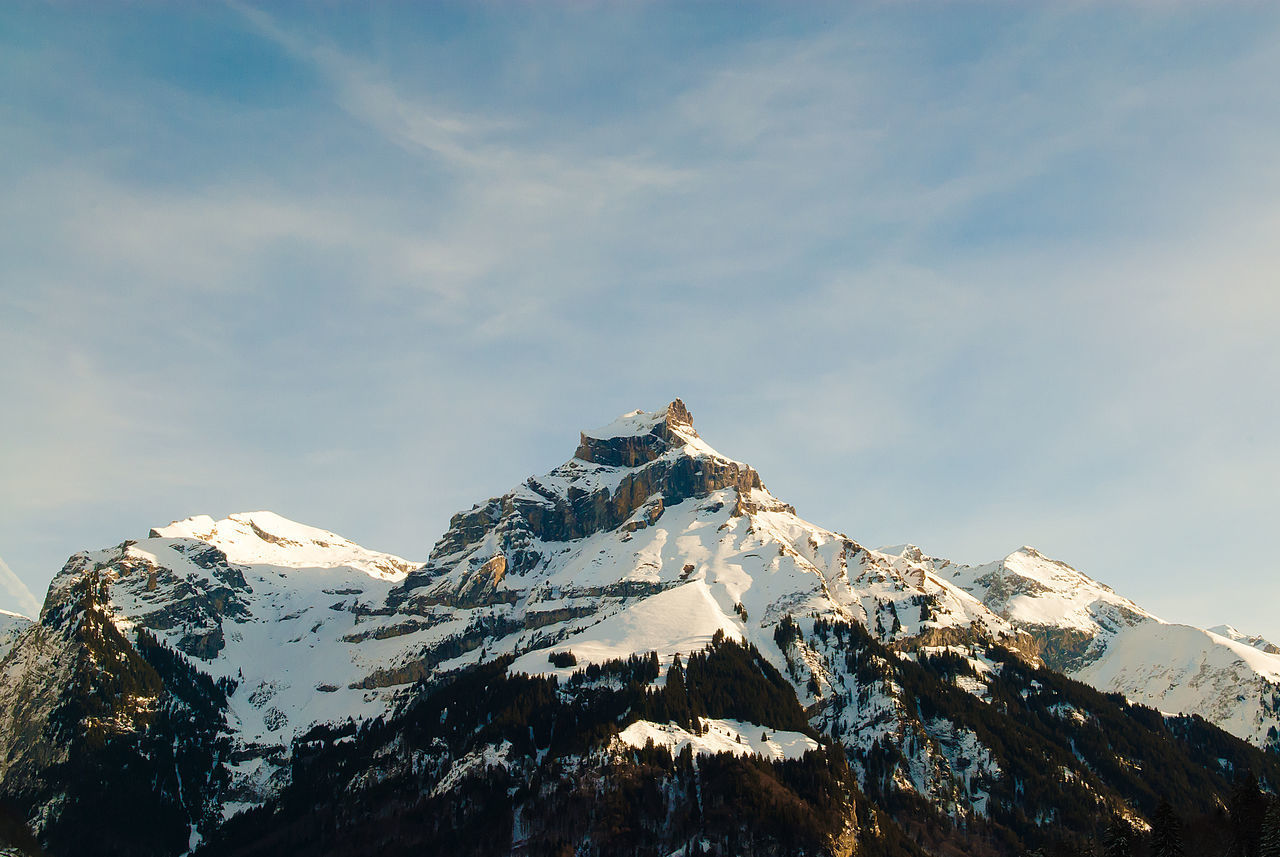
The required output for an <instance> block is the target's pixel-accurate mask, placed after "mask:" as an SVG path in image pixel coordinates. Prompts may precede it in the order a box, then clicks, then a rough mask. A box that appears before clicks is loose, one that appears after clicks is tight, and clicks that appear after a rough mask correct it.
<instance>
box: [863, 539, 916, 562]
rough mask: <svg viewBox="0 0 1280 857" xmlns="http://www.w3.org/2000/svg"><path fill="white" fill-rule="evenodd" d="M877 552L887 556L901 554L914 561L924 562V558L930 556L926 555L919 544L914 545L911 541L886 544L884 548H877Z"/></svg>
mask: <svg viewBox="0 0 1280 857" xmlns="http://www.w3.org/2000/svg"><path fill="white" fill-rule="evenodd" d="M876 553H882V554H884V555H885V556H900V557H902V558H903V559H909V560H911V561H913V562H924V560H926V559H927V558H928V557H927V556H926V555H925V552H924V551H923V550H921V549H920V547H919V546H918V545H913V544H910V543H907V544H901V545H886V546H884V547H882V548H877V549H876Z"/></svg>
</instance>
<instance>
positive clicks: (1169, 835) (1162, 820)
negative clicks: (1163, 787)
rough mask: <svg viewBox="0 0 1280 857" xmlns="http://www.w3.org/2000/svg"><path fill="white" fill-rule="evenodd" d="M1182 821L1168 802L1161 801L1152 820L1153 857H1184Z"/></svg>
mask: <svg viewBox="0 0 1280 857" xmlns="http://www.w3.org/2000/svg"><path fill="white" fill-rule="evenodd" d="M1185 853H1186V852H1185V851H1184V850H1183V847H1182V819H1180V818H1178V814H1177V813H1175V812H1174V811H1173V807H1172V806H1170V805H1169V802H1168V801H1161V802H1160V806H1158V807H1157V808H1156V814H1155V815H1154V816H1153V817H1152V819H1151V857H1183V855H1184V854H1185Z"/></svg>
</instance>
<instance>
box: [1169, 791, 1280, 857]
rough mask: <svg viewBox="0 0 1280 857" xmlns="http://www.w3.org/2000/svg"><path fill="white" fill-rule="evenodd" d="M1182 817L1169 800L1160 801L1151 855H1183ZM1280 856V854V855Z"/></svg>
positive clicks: (1173, 856) (1179, 856)
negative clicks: (1179, 816)
mask: <svg viewBox="0 0 1280 857" xmlns="http://www.w3.org/2000/svg"><path fill="white" fill-rule="evenodd" d="M1185 853H1186V852H1185V851H1184V850H1183V848H1182V819H1180V818H1178V814H1177V813H1175V812H1174V811H1173V807H1171V806H1170V805H1169V802H1168V801H1160V806H1158V807H1157V808H1156V814H1155V815H1154V816H1153V817H1152V819H1151V857H1182V855H1183V854H1185ZM1278 857H1280V855H1278Z"/></svg>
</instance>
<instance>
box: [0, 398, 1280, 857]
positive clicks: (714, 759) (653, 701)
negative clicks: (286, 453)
mask: <svg viewBox="0 0 1280 857" xmlns="http://www.w3.org/2000/svg"><path fill="white" fill-rule="evenodd" d="M15 632H16V633H13V634H11V635H10V639H11V643H10V646H11V649H10V651H9V652H8V653H7V654H5V655H4V656H3V660H0V802H3V803H4V804H7V805H8V806H11V807H15V808H16V811H17V812H18V813H19V814H20V815H21V817H22V818H24V819H25V820H26V821H27V823H29V824H30V826H31V828H32V829H33V830H34V831H35V833H36V834H38V835H39V837H40V839H41V841H42V842H43V843H44V845H45V847H46V848H47V849H48V850H49V851H50V853H54V854H62V853H86V854H88V853H96V854H114V853H129V854H157V855H160V854H178V853H183V852H184V851H187V850H190V849H196V848H202V850H201V853H207V854H250V853H264V849H267V848H271V849H273V850H274V851H275V852H276V853H308V854H310V853H335V854H336V853H367V852H368V848H369V847H370V843H371V842H375V841H376V842H378V843H379V849H380V850H381V851H383V852H386V853H401V852H403V853H414V849H418V850H419V851H420V850H422V849H426V850H429V851H430V850H437V851H442V850H465V851H468V852H469V853H494V854H498V853H551V852H554V851H555V850H557V849H559V848H560V847H561V846H562V845H566V844H567V843H573V842H576V843H578V846H577V851H578V852H579V853H632V852H634V853H646V854H648V853H655V854H656V853H662V854H672V853H681V854H688V853H695V851H694V850H693V849H697V850H702V849H710V850H711V851H712V852H714V853H745V850H752V851H753V852H754V853H853V852H854V851H857V852H858V853H865V854H874V853H884V854H914V853H920V849H921V848H924V849H926V850H931V851H934V852H935V853H945V852H946V851H947V849H951V850H953V851H954V850H955V849H957V848H959V849H961V851H963V852H964V853H973V854H981V853H991V854H1012V853H1015V852H1016V851H1017V849H1019V848H1022V847H1024V846H1027V847H1029V846H1031V845H1035V844H1040V845H1044V846H1054V845H1055V843H1056V844H1057V845H1061V846H1062V847H1068V846H1071V847H1074V846H1075V845H1080V844H1081V843H1083V842H1085V841H1087V839H1088V838H1089V837H1090V836H1092V835H1094V834H1095V833H1096V832H1097V831H1096V829H1095V828H1096V826H1097V824H1099V823H1101V822H1100V820H1105V819H1107V818H1113V817H1114V818H1127V819H1130V820H1132V821H1134V822H1137V823H1139V824H1142V823H1144V821H1143V820H1144V819H1149V818H1151V817H1152V813H1153V812H1154V811H1155V808H1156V805H1157V804H1158V802H1159V799H1160V798H1162V797H1163V798H1166V799H1167V800H1169V801H1170V802H1171V803H1172V804H1173V805H1174V806H1175V807H1176V808H1177V809H1178V810H1179V811H1180V812H1184V813H1185V814H1187V815H1188V817H1191V815H1192V814H1194V813H1195V812H1196V811H1198V810H1199V809H1207V808H1210V807H1212V806H1214V805H1217V804H1219V803H1225V802H1226V801H1227V800H1228V797H1229V793H1230V789H1231V780H1232V779H1233V778H1234V777H1235V776H1236V775H1237V774H1240V773H1242V772H1243V771H1245V770H1252V771H1254V772H1255V773H1256V774H1258V775H1259V776H1262V777H1263V778H1264V780H1265V781H1266V782H1268V783H1272V784H1274V783H1280V767H1277V765H1278V762H1280V757H1278V756H1276V755H1274V754H1264V753H1263V752H1261V751H1260V750H1259V749H1257V747H1261V746H1264V745H1265V746H1270V747H1272V749H1275V748H1276V742H1275V733H1274V731H1273V729H1272V727H1273V726H1274V724H1275V723H1276V722H1277V715H1276V710H1277V706H1276V704H1275V688H1276V685H1275V678H1276V673H1274V672H1272V669H1273V667H1272V666H1271V664H1272V661H1273V660H1280V657H1277V656H1275V655H1272V654H1270V653H1268V652H1266V651H1263V650H1260V649H1259V648H1256V647H1253V646H1251V645H1248V644H1246V643H1244V642H1239V641H1235V640H1232V639H1230V638H1228V637H1226V636H1223V635H1219V634H1211V633H1209V632H1204V631H1198V630H1197V629H1190V628H1187V627H1185V626H1177V625H1170V624H1168V623H1164V622H1162V621H1161V620H1159V619H1158V618H1156V617H1154V616H1152V615H1151V614H1150V613H1148V612H1146V611H1144V610H1142V609H1141V608H1140V607H1138V606H1137V605H1136V604H1134V603H1133V602H1130V601H1128V600H1127V599H1124V598H1122V597H1120V596H1118V595H1116V594H1115V593H1114V592H1112V591H1111V590H1110V589H1108V588H1107V587H1105V586H1103V585H1102V584H1099V583H1097V582H1095V581H1093V580H1091V579H1090V578H1088V577H1087V576H1085V575H1083V574H1081V573H1079V572H1077V571H1075V570H1074V569H1071V568H1070V567H1069V566H1066V565H1064V564H1062V563H1058V562H1056V561H1053V560H1049V559H1047V558H1045V557H1043V556H1041V555H1040V554H1039V553H1037V552H1035V551H1034V550H1032V549H1030V548H1023V549H1022V550H1020V551H1016V552H1014V553H1013V554H1010V556H1008V557H1006V558H1005V559H1004V560H1001V561H999V562H996V563H991V564H988V565H984V566H978V567H967V566H962V565H958V564H955V563H952V562H949V561H946V560H942V559H936V558H931V557H928V556H926V555H925V554H924V553H923V552H922V551H920V550H919V549H918V548H914V547H912V546H901V547H898V548H892V549H888V548H886V549H881V550H873V549H869V548H866V547H864V546H862V545H860V544H858V543H857V542H855V541H854V540H852V539H851V538H849V537H848V536H846V535H844V534H841V533H838V532H835V531H831V530H827V529H824V528H821V527H818V526H815V525H813V524H811V523H808V522H806V521H804V520H803V519H801V518H799V517H798V516H797V514H796V510H795V509H794V508H793V507H791V506H789V505H787V504H786V503H784V502H782V501H781V500H779V499H777V498H775V497H774V496H773V495H772V494H771V493H770V492H769V491H768V490H767V489H766V488H765V486H764V484H763V482H762V480H761V478H760V476H759V474H758V473H757V472H756V471H755V470H754V469H752V468H751V467H750V466H748V465H746V464H744V463H742V462H739V461H735V460H733V459H730V458H728V457H726V456H724V455H721V454H720V453H718V452H717V451H715V450H714V449H713V448H711V447H710V446H709V445H708V444H707V443H706V442H705V441H704V440H703V439H702V438H701V437H700V436H699V435H698V433H697V432H696V431H695V430H694V428H693V420H692V416H691V415H690V413H689V411H688V409H687V408H686V407H685V406H684V405H683V403H681V402H680V401H679V400H676V401H675V402H672V403H671V405H669V406H668V407H667V408H665V409H664V410H661V411H657V412H644V411H635V412H632V413H629V414H626V415H624V416H623V417H620V418H619V419H618V420H615V421H614V422H612V423H610V424H609V425H607V426H604V427H602V428H600V429H596V430H593V431H588V432H583V433H582V434H581V435H580V438H579V443H578V446H577V449H576V450H575V453H574V456H573V458H571V459H570V460H569V461H567V462H566V463H565V464H563V465H561V466H559V467H557V468H555V469H554V470H552V471H551V472H550V473H548V474H545V475H543V476H540V477H530V478H529V479H527V480H525V481H524V482H522V483H520V484H519V485H517V486H515V487H514V488H513V489H512V490H511V491H509V492H507V493H505V494H504V495H502V496H500V497H495V498H492V499H489V500H487V501H485V502H484V503H480V504H478V505H476V506H474V507H472V508H471V509H469V510H466V511H464V512H460V513H459V514H457V515H455V516H454V517H453V518H452V519H451V521H450V525H449V530H448V531H447V532H446V533H445V534H444V535H443V536H442V537H441V538H440V539H439V540H438V541H437V542H436V544H435V546H434V547H433V549H432V550H431V552H430V555H429V557H428V558H427V560H426V562H425V563H418V562H412V561H407V560H404V559H402V558H399V557H396V556H393V555H390V554H385V553H379V552H376V551H371V550H368V549H365V548H362V547H360V546H359V545H356V544H354V543H353V542H351V541H349V540H347V539H345V538H342V537H341V536H338V535H336V534H333V533H330V532H327V531H324V530H319V529H316V528H313V527H308V526H305V525H302V524H297V523H294V522H292V521H288V520H286V519H284V518H281V517H279V516H278V515H274V514H272V513H269V512H254V513H246V514H237V515H232V516H230V517H229V518H227V519H225V520H221V521H215V520H213V519H212V518H209V517H206V516H200V517H195V518H188V519H186V520H183V521H178V522H174V523H171V524H169V525H168V526H164V527H159V528H156V529H154V530H152V531H151V532H150V533H149V536H148V538H146V539H141V540H136V541H134V540H128V541H125V542H123V543H121V544H120V545H118V546H116V547H114V548H110V549H106V550H101V551H90V552H85V553H80V554H77V555H75V556H73V557H72V558H71V559H70V560H69V561H68V562H67V564H66V566H65V567H64V568H63V569H62V571H61V572H60V573H59V574H58V575H57V576H56V577H55V579H54V580H53V582H52V583H51V585H50V589H49V593H48V596H47V598H46V601H45V606H44V608H43V610H42V611H41V616H40V619H39V621H38V622H37V623H34V624H31V625H29V626H26V627H22V628H15ZM1170 652H1175V653H1176V654H1177V657H1176V658H1173V659H1171V658H1170V657H1169V653H1170ZM1073 679H1078V680H1079V681H1076V680H1073ZM1081 682H1085V683H1081ZM1090 684H1092V685H1093V686H1094V687H1096V688H1098V689H1100V690H1103V691H1119V692H1120V693H1121V694H1123V696H1107V695H1104V694H1103V693H1100V692H1098V690H1094V689H1093V688H1090V687H1089V686H1088V685H1090ZM1268 694H1271V696H1268ZM1124 697H1128V699H1129V700H1132V703H1131V702H1129V701H1126V699H1125V698H1124ZM1134 703H1145V704H1146V705H1151V706H1154V708H1148V707H1144V705H1140V704H1134ZM1202 707H1203V709H1202ZM1155 709H1159V711H1157V710H1155ZM1201 709H1202V710H1201ZM1161 711H1163V712H1165V713H1164V714H1161V713H1160V712H1161ZM1197 711H1200V713H1203V714H1204V715H1205V716H1207V717H1210V719H1212V720H1213V721H1214V722H1215V723H1217V724H1219V725H1220V726H1222V727H1223V728H1224V729H1226V730H1227V732H1229V733H1232V734H1227V733H1224V732H1221V731H1219V730H1218V729H1217V728H1216V727H1215V726H1213V725H1211V724H1209V723H1207V722H1205V721H1204V720H1201V719H1198V718H1196V717H1194V716H1191V715H1192V714H1194V713H1195V712H1197ZM1178 712H1184V713H1185V714H1186V715H1187V716H1180V715H1179V714H1178ZM1232 735H1235V736H1237V737H1232ZM1239 738H1245V739H1248V740H1249V741H1252V742H1253V743H1254V745H1256V746H1250V745H1249V744H1247V743H1244V742H1243V741H1240V740H1238V739H1239ZM726 750H727V751H728V752H722V751H726ZM1154 784H1161V785H1164V786H1167V787H1168V790H1169V793H1168V794H1162V793H1160V792H1159V791H1158V790H1157V787H1156V785H1154ZM681 795H685V796H686V797H687V796H688V795H695V796H696V800H694V803H693V804H692V805H690V804H689V803H688V801H687V800H685V799H683V798H680V796H681ZM583 801H586V802H587V804H589V805H595V804H596V803H597V802H600V801H604V803H605V805H608V806H613V807H614V808H613V809H612V810H609V811H602V812H601V813H596V812H594V811H593V812H583V811H581V809H580V805H581V804H582V802H583ZM610 802H612V803H610ZM742 806H753V807H756V809H757V812H755V813H754V814H750V815H748V816H747V817H748V818H749V819H751V820H750V821H744V820H743V818H744V816H743V814H742V812H741V811H734V810H733V808H734V807H742ZM317 819H320V820H321V821H317ZM1210 826H1211V827H1212V825H1210ZM628 830H629V831H630V833H628V832H627V831H628ZM468 831H469V832H468ZM393 832H394V835H392V834H393ZM202 843H203V846H202ZM1055 847H1056V846H1055ZM628 849H630V850H628Z"/></svg>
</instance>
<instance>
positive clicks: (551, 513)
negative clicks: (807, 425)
mask: <svg viewBox="0 0 1280 857" xmlns="http://www.w3.org/2000/svg"><path fill="white" fill-rule="evenodd" d="M763 487H764V486H763V483H761V481H760V475H759V474H758V473H756V471H755V470H753V469H752V468H750V467H748V466H747V465H745V464H741V463H739V462H737V461H732V460H730V459H728V458H724V457H722V456H720V455H719V454H717V453H715V452H714V451H713V450H711V449H710V447H708V446H706V444H704V443H703V442H702V440H701V438H700V437H698V433H697V432H696V431H694V429H693V416H692V415H691V414H690V413H689V410H688V408H686V407H685V405H684V403H683V402H681V401H680V400H679V399H676V400H675V401H673V402H672V403H671V404H670V405H668V406H667V408H666V409H665V410H664V411H661V412H658V413H652V414H650V413H644V412H642V411H636V412H633V413H631V414H628V415H626V416H625V417H623V418H621V419H619V420H617V421H615V422H614V423H613V424H611V425H609V426H606V427H604V428H603V429H600V430H598V431H594V432H583V433H582V436H581V440H580V441H579V443H578V449H577V451H576V452H575V453H574V457H573V459H572V460H570V461H568V462H566V463H565V464H562V465H561V466H560V467H557V468H556V469H555V470H553V471H551V473H549V474H548V475H547V476H545V477H543V478H542V479H537V478H534V477H530V478H529V479H527V480H526V481H525V482H524V484H522V485H520V486H519V487H517V488H516V489H515V490H514V491H511V492H510V493H507V494H504V495H503V496H501V497H495V498H493V499H491V500H489V501H488V502H486V503H484V504H482V505H480V506H476V507H474V508H472V509H471V510H470V511H467V512H461V513H459V514H457V515H454V516H453V518H452V520H450V522H449V532H448V533H446V534H445V535H444V537H443V538H441V540H440V541H439V542H438V543H437V544H436V547H435V549H434V550H433V551H432V553H431V557H430V559H429V560H428V561H427V564H426V565H425V566H423V567H422V568H421V569H419V570H417V571H414V572H411V573H410V574H409V576H408V577H407V578H406V579H405V581H404V583H403V584H401V585H400V586H399V587H397V588H396V589H395V590H394V591H393V592H392V596H391V602H390V603H392V604H393V605H399V604H401V603H404V602H405V601H411V602H412V603H415V604H418V605H420V606H426V605H430V604H441V603H450V604H455V605H459V606H461V605H462V604H463V602H464V601H465V604H466V606H479V605H481V604H484V603H499V602H503V601H506V600H507V599H506V598H504V597H503V595H502V594H501V589H500V586H499V585H500V582H501V575H499V577H498V578H497V579H494V580H493V581H492V585H489V584H488V583H486V582H484V581H482V580H479V579H476V580H472V579H471V577H470V575H471V574H475V573H478V570H477V572H471V573H468V579H467V580H466V581H455V582H454V583H452V584H449V585H447V586H446V585H444V584H436V583H435V581H436V579H437V578H439V577H440V576H441V575H443V574H446V573H448V572H450V571H451V570H453V569H456V568H457V566H458V563H459V562H460V561H461V560H462V559H463V558H465V557H467V556H468V555H471V556H482V555H484V554H487V553H490V552H491V551H492V552H494V553H495V554H500V555H502V556H504V557H505V558H506V559H505V563H506V567H505V568H504V573H510V574H524V573H526V572H529V571H531V570H533V569H535V568H537V567H538V565H539V563H540V562H542V560H543V559H544V554H543V552H542V551H541V550H540V549H539V546H540V544H542V543H546V542H567V541H572V540H574V539H581V538H584V537H586V536H589V535H592V534H594V533H599V532H604V531H607V530H613V529H617V528H619V527H623V528H625V529H629V530H635V529H638V528H642V527H645V526H649V525H651V524H652V523H653V522H654V521H656V520H657V518H658V516H660V515H661V514H662V512H663V509H664V508H665V507H667V506H671V505H674V504H676V503H679V502H681V501H683V500H687V499H690V498H694V497H705V496H707V495H708V494H711V493H713V492H715V491H719V490H722V489H725V488H735V489H737V491H738V493H739V495H745V494H749V493H750V492H751V491H752V490H753V489H761V488H763ZM642 509H643V511H642V513H641V516H640V517H639V518H637V519H636V520H634V521H632V520H631V519H632V517H633V516H634V515H635V514H636V512H637V511H638V510H642ZM442 587H443V588H442ZM424 590H425V591H424ZM485 598H487V599H489V600H487V601H486V600H483V599H485ZM458 599H463V601H459V600H458Z"/></svg>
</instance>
